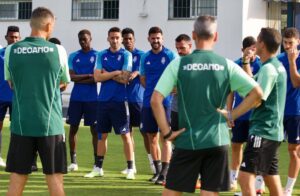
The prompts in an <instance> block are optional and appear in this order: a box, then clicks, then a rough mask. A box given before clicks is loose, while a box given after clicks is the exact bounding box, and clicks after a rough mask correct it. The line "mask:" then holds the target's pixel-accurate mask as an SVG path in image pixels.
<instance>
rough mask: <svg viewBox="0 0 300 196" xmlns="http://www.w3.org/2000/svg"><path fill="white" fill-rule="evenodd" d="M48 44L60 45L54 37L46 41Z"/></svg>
mask: <svg viewBox="0 0 300 196" xmlns="http://www.w3.org/2000/svg"><path fill="white" fill-rule="evenodd" d="M48 41H49V42H51V43H54V44H58V45H61V42H60V40H59V39H57V38H56V37H51V38H50V39H48Z"/></svg>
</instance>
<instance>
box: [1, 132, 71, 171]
mask: <svg viewBox="0 0 300 196" xmlns="http://www.w3.org/2000/svg"><path fill="white" fill-rule="evenodd" d="M36 152H38V153H39V156H40V158H41V162H42V166H43V173H44V174H47V175H49V174H54V173H63V174H65V173H67V157H66V144H65V137H64V135H54V136H45V137H29V136H20V135H16V134H11V138H10V144H9V149H8V154H7V163H6V169H5V170H6V171H7V172H14V173H18V174H23V175H27V174H30V173H31V165H32V162H33V160H34V157H35V155H36Z"/></svg>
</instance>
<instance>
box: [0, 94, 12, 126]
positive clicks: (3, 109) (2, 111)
mask: <svg viewBox="0 0 300 196" xmlns="http://www.w3.org/2000/svg"><path fill="white" fill-rule="evenodd" d="M0 93H1V92H0ZM7 110H9V116H11V102H6V101H0V122H2V121H3V120H4V118H5V115H6V113H7Z"/></svg>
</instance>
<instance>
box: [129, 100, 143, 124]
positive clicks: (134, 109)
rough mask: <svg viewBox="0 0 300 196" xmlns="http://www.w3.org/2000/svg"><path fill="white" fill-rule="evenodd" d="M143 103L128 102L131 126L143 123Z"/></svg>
mask: <svg viewBox="0 0 300 196" xmlns="http://www.w3.org/2000/svg"><path fill="white" fill-rule="evenodd" d="M142 105H143V103H128V106H129V115H130V119H129V121H130V122H129V125H130V126H131V127H139V126H140V124H141V113H142Z"/></svg>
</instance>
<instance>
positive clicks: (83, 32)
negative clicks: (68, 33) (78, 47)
mask: <svg viewBox="0 0 300 196" xmlns="http://www.w3.org/2000/svg"><path fill="white" fill-rule="evenodd" d="M84 34H87V35H89V36H92V34H91V32H90V31H89V30H87V29H82V30H81V31H79V33H78V37H79V36H81V35H84Z"/></svg>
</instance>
